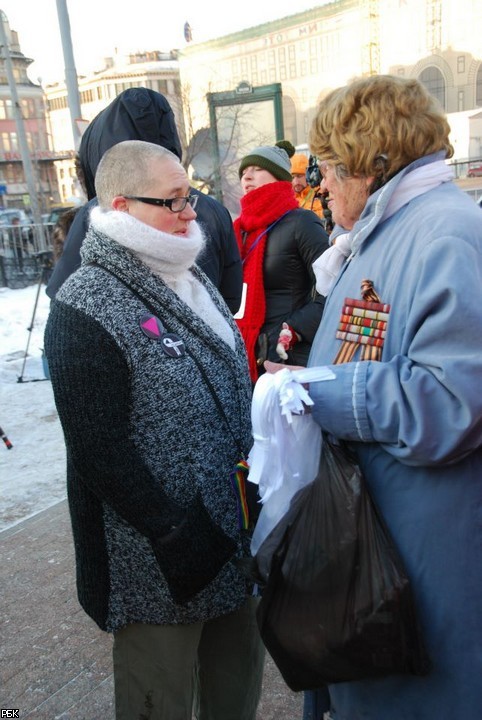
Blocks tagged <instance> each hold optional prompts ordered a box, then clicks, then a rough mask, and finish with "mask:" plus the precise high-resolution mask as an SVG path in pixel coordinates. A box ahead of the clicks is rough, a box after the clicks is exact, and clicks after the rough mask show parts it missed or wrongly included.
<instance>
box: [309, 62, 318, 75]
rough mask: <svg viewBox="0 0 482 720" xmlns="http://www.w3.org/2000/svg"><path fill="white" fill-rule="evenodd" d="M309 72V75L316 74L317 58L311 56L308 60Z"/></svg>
mask: <svg viewBox="0 0 482 720" xmlns="http://www.w3.org/2000/svg"><path fill="white" fill-rule="evenodd" d="M310 74H311V75H317V74H318V59H317V58H311V60H310Z"/></svg>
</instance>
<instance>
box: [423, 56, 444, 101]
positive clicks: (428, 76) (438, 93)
mask: <svg viewBox="0 0 482 720" xmlns="http://www.w3.org/2000/svg"><path fill="white" fill-rule="evenodd" d="M419 80H420V82H422V83H423V84H424V85H425V87H426V88H427V90H428V91H429V93H430V94H431V95H433V96H434V97H435V98H437V100H438V101H439V103H440V104H441V106H442V107H443V109H444V110H445V109H446V107H445V79H444V76H443V75H442V73H441V72H440V70H439V69H438V68H436V67H433V66H432V67H428V68H425V70H424V71H423V72H422V74H421V75H420V77H419Z"/></svg>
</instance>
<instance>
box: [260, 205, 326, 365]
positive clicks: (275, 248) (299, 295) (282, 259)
mask: <svg viewBox="0 0 482 720" xmlns="http://www.w3.org/2000/svg"><path fill="white" fill-rule="evenodd" d="M327 248H328V235H327V234H326V232H325V230H324V228H323V225H322V223H321V221H320V219H319V217H318V216H317V215H316V214H315V213H313V212H311V210H303V209H301V208H300V209H297V210H293V211H292V212H290V213H288V214H287V215H286V216H285V217H284V218H283V219H282V220H281V222H279V223H278V224H277V225H275V227H274V228H273V229H272V230H271V231H270V233H269V235H268V239H267V242H266V250H265V255H264V265H263V274H264V286H265V297H266V317H265V322H264V325H263V328H262V330H261V334H263V333H266V335H267V337H268V359H269V360H273V361H274V362H279V357H278V355H277V353H276V344H277V341H278V336H279V332H280V330H281V326H282V324H283V322H287V323H288V324H289V325H291V326H292V327H293V328H294V329H295V330H296V332H297V333H298V334H299V335H301V338H302V339H301V341H300V342H298V343H297V344H296V345H295V346H294V348H293V350H291V351H290V352H289V353H288V360H287V363H289V364H295V365H306V363H307V360H308V355H309V352H310V347H311V343H312V341H313V338H314V336H315V333H316V331H317V329H318V325H319V324H320V320H321V316H322V314H323V307H324V304H325V298H324V297H323V296H322V295H319V294H318V293H317V292H316V289H315V284H316V280H315V276H314V273H313V269H312V264H313V262H314V261H315V260H316V259H317V258H318V257H319V256H320V255H321V254H322V253H323V252H325V250H326V249H327Z"/></svg>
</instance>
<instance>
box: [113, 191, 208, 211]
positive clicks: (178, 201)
mask: <svg viewBox="0 0 482 720" xmlns="http://www.w3.org/2000/svg"><path fill="white" fill-rule="evenodd" d="M124 197H125V198H126V200H138V201H139V202H142V203H146V204H147V205H158V206H159V207H167V208H168V209H169V210H170V211H171V212H173V213H180V212H182V211H183V210H184V209H185V208H186V205H187V204H188V203H189V205H190V206H191V207H192V209H193V210H194V208H195V207H196V205H197V199H198V196H197V195H188V196H187V197H175V198H172V199H169V200H161V199H160V198H149V197H139V196H138V195H124Z"/></svg>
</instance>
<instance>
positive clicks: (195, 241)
mask: <svg viewBox="0 0 482 720" xmlns="http://www.w3.org/2000/svg"><path fill="white" fill-rule="evenodd" d="M90 221H91V224H92V227H93V228H94V229H95V230H97V231H98V232H101V233H104V234H105V235H108V236H109V237H110V238H112V240H115V241H116V242H118V243H119V245H122V246H123V247H125V248H127V249H128V250H131V251H132V252H134V253H136V255H138V256H139V258H140V259H141V260H142V262H144V263H145V264H146V265H148V267H150V268H151V270H153V271H154V272H155V273H157V274H159V275H160V276H161V277H162V276H164V275H167V276H169V277H175V276H176V275H179V274H182V273H184V272H185V271H186V270H188V269H189V268H190V267H191V266H192V265H193V264H194V262H195V260H196V257H197V256H198V255H199V253H200V251H201V250H202V248H203V246H204V238H203V234H202V232H201V228H200V227H199V225H198V224H197V222H195V221H192V222H191V223H190V224H189V230H188V234H187V235H184V236H180V235H170V234H169V233H165V232H162V231H161V230H156V229H155V228H153V227H151V226H150V225H146V224H145V223H143V222H140V220H137V219H136V218H134V217H132V215H129V213H125V212H120V211H118V210H102V209H101V208H99V207H94V208H93V209H92V211H91V214H90Z"/></svg>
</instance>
